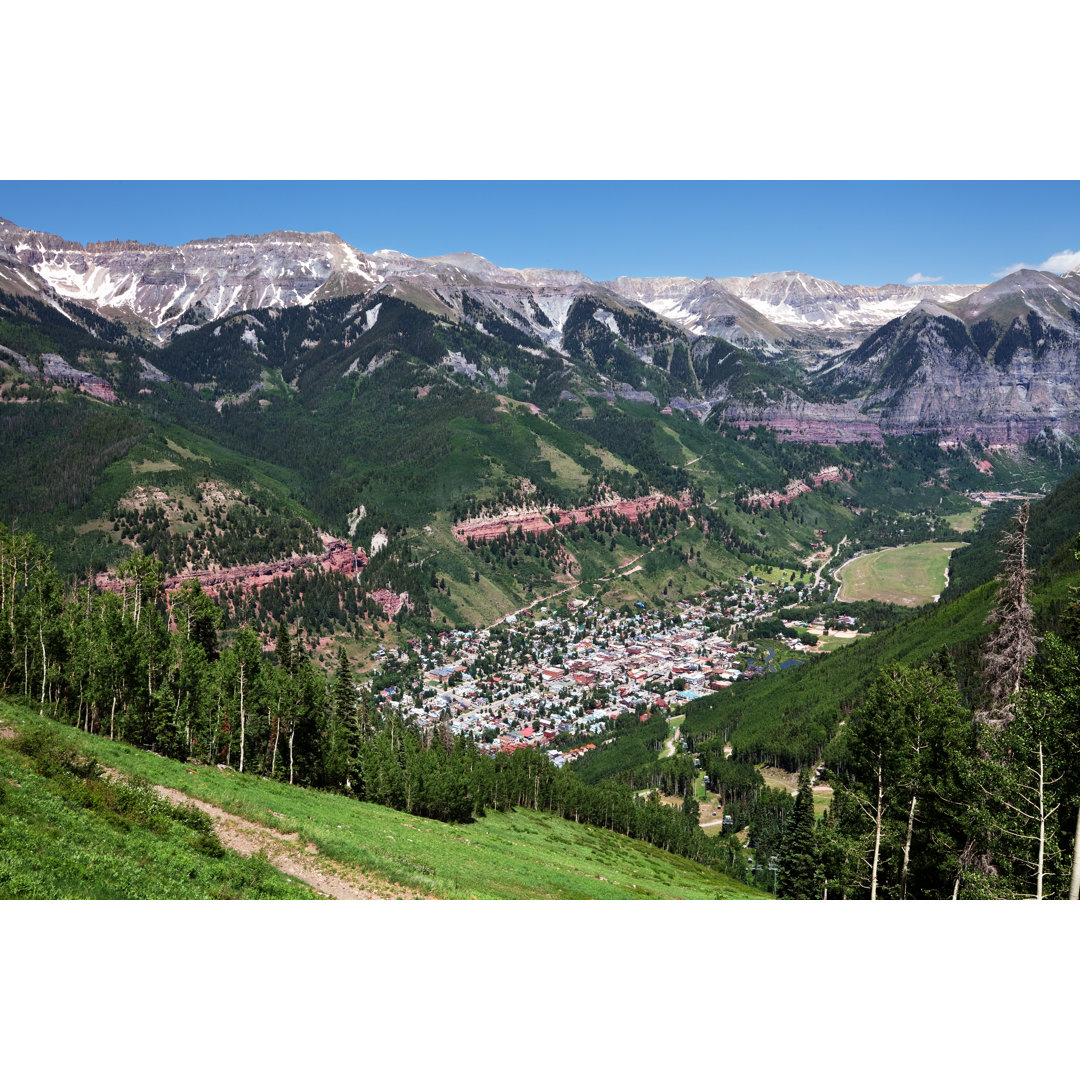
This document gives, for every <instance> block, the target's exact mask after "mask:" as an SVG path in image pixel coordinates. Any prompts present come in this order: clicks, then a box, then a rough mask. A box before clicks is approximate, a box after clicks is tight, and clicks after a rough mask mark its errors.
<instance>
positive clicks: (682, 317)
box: [605, 277, 791, 351]
mask: <svg viewBox="0 0 1080 1080" xmlns="http://www.w3.org/2000/svg"><path fill="white" fill-rule="evenodd" d="M605 284H606V285H607V287H608V288H609V289H611V290H612V291H613V292H616V293H618V294H619V295H620V296H623V297H626V298H627V299H629V300H636V301H637V302H638V303H639V304H644V305H645V306H646V307H647V308H649V309H650V310H651V311H655V312H656V314H657V315H662V316H663V317H664V318H666V319H670V320H671V321H672V322H674V323H676V324H677V325H678V326H681V327H682V328H683V329H684V330H686V331H687V332H688V333H691V334H694V335H703V334H708V335H710V336H714V337H722V338H726V339H727V340H728V341H732V342H735V343H736V344H739V345H744V346H750V347H754V346H758V347H764V348H765V349H766V351H768V350H769V349H770V348H771V347H774V346H776V345H777V344H778V343H779V342H786V341H787V340H788V339H790V337H791V333H790V331H787V330H784V329H783V328H781V327H779V326H777V325H776V323H775V322H773V321H772V320H771V319H769V318H768V317H767V316H764V315H762V314H761V313H760V312H759V311H758V310H757V309H756V308H754V307H752V306H751V305H750V304H748V303H746V302H745V301H744V300H741V299H739V297H737V296H735V295H734V294H733V293H731V292H729V291H728V290H727V289H725V288H724V286H723V285H721V284H720V282H718V281H716V280H715V279H714V278H705V279H703V280H700V281H699V280H698V279H696V278H687V277H658V278H631V277H620V278H616V279H615V280H614V281H609V282H606V283H605Z"/></svg>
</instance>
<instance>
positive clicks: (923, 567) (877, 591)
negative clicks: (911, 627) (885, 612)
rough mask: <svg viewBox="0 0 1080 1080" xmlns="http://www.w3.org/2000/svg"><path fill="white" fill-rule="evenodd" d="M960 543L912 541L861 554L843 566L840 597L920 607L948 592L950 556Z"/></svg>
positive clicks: (839, 576) (837, 573) (840, 577)
mask: <svg viewBox="0 0 1080 1080" xmlns="http://www.w3.org/2000/svg"><path fill="white" fill-rule="evenodd" d="M962 546H963V545H960V544H940V543H933V542H931V543H926V544H912V545H911V546H909V547H899V548H886V549H884V550H882V551H872V552H870V553H869V554H868V555H859V556H857V557H856V558H854V559H852V560H851V561H850V562H849V563H847V564H846V565H845V566H843V567H841V568H840V569H839V570H838V571H837V572H836V576H837V577H838V578H839V579H840V580H841V582H842V584H841V587H840V593H839V595H838V597H837V599H839V600H882V601H885V602H886V603H890V604H904V605H906V606H907V607H920V606H921V605H922V604H929V603H930V602H931V601H933V600H934V599H935V598H936V597H937V596H939V595H940V594H941V593H942V592H944V591H945V585H946V571H947V570H948V566H949V556H950V555H951V554H952V552H953V551H955V550H956V548H957V547H962Z"/></svg>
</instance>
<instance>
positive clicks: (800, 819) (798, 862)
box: [776, 768, 822, 900]
mask: <svg viewBox="0 0 1080 1080" xmlns="http://www.w3.org/2000/svg"><path fill="white" fill-rule="evenodd" d="M821 892H822V872H821V860H820V858H819V855H818V845H817V837H816V835H815V832H814V793H813V791H812V790H811V787H810V770H809V769H806V768H803V769H802V770H801V771H800V772H799V791H798V794H797V795H796V796H795V809H794V810H793V811H792V815H791V820H790V822H789V823H788V827H787V829H786V830H785V834H784V843H783V847H782V848H781V851H780V873H779V877H778V879H777V889H776V895H777V896H778V897H779V898H780V899H781V900H820V899H821Z"/></svg>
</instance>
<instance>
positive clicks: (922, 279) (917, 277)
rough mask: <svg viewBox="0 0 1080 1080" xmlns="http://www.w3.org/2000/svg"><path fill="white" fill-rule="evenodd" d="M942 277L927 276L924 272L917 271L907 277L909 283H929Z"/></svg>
mask: <svg viewBox="0 0 1080 1080" xmlns="http://www.w3.org/2000/svg"><path fill="white" fill-rule="evenodd" d="M941 280H942V279H941V278H940V277H927V276H926V275H925V274H923V273H919V272H916V273H914V274H912V275H911V277H909V278H908V279H907V283H908V284H909V285H929V284H931V283H932V282H934V281H941Z"/></svg>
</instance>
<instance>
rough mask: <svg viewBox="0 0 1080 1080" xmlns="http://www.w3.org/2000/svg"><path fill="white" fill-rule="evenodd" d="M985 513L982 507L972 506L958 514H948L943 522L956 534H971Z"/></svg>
mask: <svg viewBox="0 0 1080 1080" xmlns="http://www.w3.org/2000/svg"><path fill="white" fill-rule="evenodd" d="M985 513H986V508H985V507H983V506H973V507H972V508H971V509H970V510H964V511H963V512H962V513H959V514H949V515H947V516H946V518H945V520H946V521H947V522H948V523H949V524H950V525H951V526H952V527H953V528H954V529H955V530H956V531H957V532H962V533H963V532H971V530H972V529H974V528H975V527H976V526H977V525H978V524H979V522H980V521H981V520H982V516H983V514H985Z"/></svg>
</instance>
